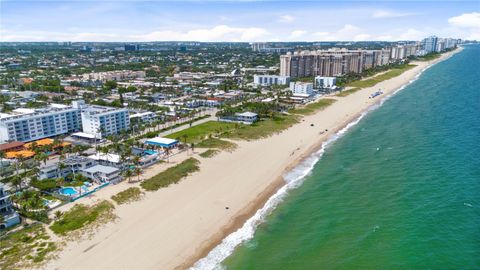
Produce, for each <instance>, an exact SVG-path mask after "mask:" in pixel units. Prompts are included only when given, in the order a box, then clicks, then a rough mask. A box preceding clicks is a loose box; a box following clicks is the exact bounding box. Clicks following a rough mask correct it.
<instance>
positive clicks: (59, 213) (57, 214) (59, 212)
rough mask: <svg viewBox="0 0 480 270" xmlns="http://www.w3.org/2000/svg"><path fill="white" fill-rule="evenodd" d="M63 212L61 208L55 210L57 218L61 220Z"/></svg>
mask: <svg viewBox="0 0 480 270" xmlns="http://www.w3.org/2000/svg"><path fill="white" fill-rule="evenodd" d="M62 215H63V213H62V212H61V211H60V210H57V211H55V213H54V216H55V219H56V220H59V219H60V217H62Z"/></svg>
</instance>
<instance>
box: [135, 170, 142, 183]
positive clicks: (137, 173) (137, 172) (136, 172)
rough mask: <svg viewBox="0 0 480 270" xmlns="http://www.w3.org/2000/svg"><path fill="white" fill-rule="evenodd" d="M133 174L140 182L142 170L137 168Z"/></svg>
mask: <svg viewBox="0 0 480 270" xmlns="http://www.w3.org/2000/svg"><path fill="white" fill-rule="evenodd" d="M133 173H134V174H135V175H136V176H137V177H138V178H137V181H139V182H140V175H142V169H141V168H140V167H135V169H134V170H133Z"/></svg>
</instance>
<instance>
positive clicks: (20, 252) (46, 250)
mask: <svg viewBox="0 0 480 270" xmlns="http://www.w3.org/2000/svg"><path fill="white" fill-rule="evenodd" d="M49 240H50V236H48V234H47V233H46V232H45V228H44V227H43V225H41V224H36V225H33V226H31V227H29V228H25V229H21V230H19V231H16V232H13V233H10V234H8V235H7V236H5V237H3V238H1V239H0V243H1V244H0V268H1V269H20V268H21V269H29V268H33V266H38V265H40V264H41V263H43V262H45V261H46V259H48V258H49V256H50V255H52V252H54V251H56V250H57V246H56V245H55V243H54V242H51V241H49Z"/></svg>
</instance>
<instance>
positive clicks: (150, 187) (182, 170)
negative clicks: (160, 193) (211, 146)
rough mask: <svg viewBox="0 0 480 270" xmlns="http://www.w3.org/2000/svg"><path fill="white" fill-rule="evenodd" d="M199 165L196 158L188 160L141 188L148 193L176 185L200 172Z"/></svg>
mask: <svg viewBox="0 0 480 270" xmlns="http://www.w3.org/2000/svg"><path fill="white" fill-rule="evenodd" d="M199 163H200V161H198V160H197V159H195V158H189V159H186V160H184V161H183V162H181V163H179V164H177V165H175V166H173V167H170V168H168V169H166V170H165V171H163V172H161V173H159V174H157V175H155V176H153V177H152V178H150V179H147V180H145V181H143V182H142V183H141V184H140V186H142V188H144V189H145V190H147V191H155V190H158V189H160V188H164V187H168V186H170V185H171V184H176V183H178V182H180V180H182V179H183V178H185V177H187V176H188V175H189V174H191V173H194V172H196V171H198V170H199V169H200V167H199V166H198V165H199Z"/></svg>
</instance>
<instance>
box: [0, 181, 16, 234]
mask: <svg viewBox="0 0 480 270" xmlns="http://www.w3.org/2000/svg"><path fill="white" fill-rule="evenodd" d="M9 197H10V195H9V194H8V193H7V192H6V191H5V185H4V184H2V183H0V215H1V216H2V219H0V229H5V228H8V227H11V226H14V225H16V224H18V223H20V215H19V214H18V213H17V212H16V211H15V209H13V206H12V202H11V200H10V198H9Z"/></svg>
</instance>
